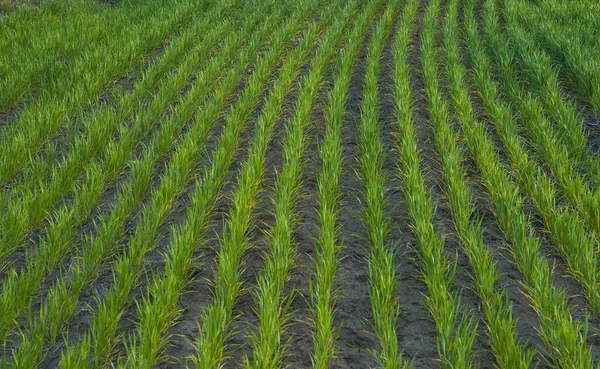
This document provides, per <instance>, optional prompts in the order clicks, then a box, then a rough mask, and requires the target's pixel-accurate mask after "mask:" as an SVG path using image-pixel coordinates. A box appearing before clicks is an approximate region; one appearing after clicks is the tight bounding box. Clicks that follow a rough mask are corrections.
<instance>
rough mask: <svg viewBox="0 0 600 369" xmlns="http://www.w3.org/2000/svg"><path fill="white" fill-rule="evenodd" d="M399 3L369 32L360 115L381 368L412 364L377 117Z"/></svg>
mask: <svg viewBox="0 0 600 369" xmlns="http://www.w3.org/2000/svg"><path fill="white" fill-rule="evenodd" d="M398 5H399V4H398V2H392V3H391V4H390V5H389V6H388V8H387V9H386V11H385V13H384V14H383V16H382V17H381V20H380V21H379V22H378V23H377V26H376V27H375V30H374V32H373V34H372V36H371V40H370V42H369V46H368V51H367V53H368V54H367V60H366V70H365V81H364V89H363V91H364V92H363V93H364V96H363V101H362V105H361V119H360V122H359V127H358V135H359V147H358V151H359V158H358V162H359V164H360V173H361V175H360V179H361V182H362V197H363V198H364V201H365V205H364V208H363V223H364V226H365V229H366V233H367V237H368V240H369V245H370V249H371V253H370V255H369V295H370V298H371V308H372V310H373V331H374V332H375V334H376V335H377V338H378V339H379V343H380V346H381V349H380V350H378V351H376V352H373V355H374V356H375V357H376V358H377V360H378V362H379V364H380V365H381V367H383V368H401V367H403V368H408V367H410V365H409V363H408V362H407V361H405V360H404V358H403V357H402V354H401V353H400V352H399V347H398V336H397V332H396V325H397V322H398V315H399V314H400V304H399V302H398V297H397V296H396V288H397V287H396V280H397V276H396V270H395V262H396V252H395V250H393V249H392V247H391V246H390V245H389V242H390V240H389V227H390V224H389V219H388V216H387V214H386V211H387V208H388V203H387V199H386V198H385V191H386V190H385V188H386V180H387V173H386V172H385V171H384V169H383V164H384V162H385V158H386V152H385V148H384V145H383V143H382V142H381V138H380V136H381V134H382V127H381V126H382V123H381V122H379V119H378V116H377V115H378V110H379V109H378V108H379V103H380V101H379V99H380V98H379V95H380V91H379V90H378V84H379V73H380V59H381V54H382V52H383V47H384V45H385V43H386V40H387V38H388V36H389V33H390V28H391V26H392V21H393V19H394V17H395V16H396V12H397V11H398V9H397V7H398ZM415 9H416V8H415V5H414V2H411V3H409V4H408V5H407V7H406V8H405V9H404V10H405V11H407V12H408V14H407V18H406V21H405V23H402V26H404V27H407V26H408V27H409V26H410V24H411V23H412V19H411V15H412V16H414V11H415Z"/></svg>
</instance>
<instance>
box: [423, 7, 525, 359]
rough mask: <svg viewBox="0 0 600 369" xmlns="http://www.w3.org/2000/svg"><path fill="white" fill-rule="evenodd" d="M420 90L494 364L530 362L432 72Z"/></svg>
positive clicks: (451, 18) (460, 112)
mask: <svg viewBox="0 0 600 369" xmlns="http://www.w3.org/2000/svg"><path fill="white" fill-rule="evenodd" d="M458 3H459V2H458V1H457V0H452V1H450V2H449V4H448V7H447V8H446V19H445V20H444V25H443V29H442V33H443V49H444V54H445V55H447V57H448V59H450V58H456V57H457V55H458V47H459V38H458V27H457V7H458ZM448 64H450V63H448ZM449 82H450V84H451V86H452V88H451V95H452V99H453V101H454V111H455V114H456V118H457V119H458V120H460V121H469V120H471V119H473V117H472V114H473V112H472V110H471V108H470V102H469V96H468V94H467V93H466V91H465V90H464V89H460V88H459V87H460V86H461V85H460V81H458V80H455V79H453V78H452V77H451V78H450V79H449ZM425 90H426V93H427V95H428V99H429V110H430V112H431V119H432V123H433V126H434V127H433V128H434V132H435V134H434V137H435V143H436V147H437V149H438V151H439V153H440V158H441V161H442V167H443V173H442V176H443V178H444V181H445V183H446V184H447V191H446V197H447V198H448V202H449V205H450V209H451V211H452V220H453V223H454V226H455V228H456V231H457V234H458V237H459V238H460V240H461V243H462V245H463V250H464V253H465V254H466V255H467V257H468V258H469V262H470V264H471V268H472V269H473V271H474V280H473V283H474V285H475V290H476V291H477V293H478V295H479V297H480V298H481V302H482V305H483V312H484V315H485V324H486V327H487V335H488V343H489V345H490V347H491V349H492V352H493V353H494V356H495V358H496V365H497V366H498V367H499V368H506V369H508V368H530V367H531V364H532V360H533V356H534V352H533V351H532V350H530V349H528V348H526V346H525V345H524V344H523V343H522V342H520V341H519V339H518V335H517V326H516V319H515V318H514V317H513V314H512V305H511V303H510V302H509V301H508V295H507V293H506V290H504V289H499V288H497V286H496V285H497V281H498V279H499V278H500V273H499V272H498V270H497V268H496V264H495V262H494V261H493V256H492V253H491V252H490V250H488V249H487V247H486V245H485V244H484V241H483V234H482V230H481V218H480V217H479V216H478V215H476V210H475V205H474V200H473V195H472V194H471V191H470V189H469V186H468V183H467V182H466V178H467V173H466V170H465V168H464V167H463V162H464V155H463V149H462V148H461V147H460V140H459V136H458V134H456V133H455V131H454V129H453V126H452V122H451V117H450V114H449V109H448V105H447V103H446V101H445V100H444V99H443V97H442V96H441V94H440V92H439V90H440V89H439V82H438V77H437V75H436V74H435V73H432V74H429V75H426V76H425Z"/></svg>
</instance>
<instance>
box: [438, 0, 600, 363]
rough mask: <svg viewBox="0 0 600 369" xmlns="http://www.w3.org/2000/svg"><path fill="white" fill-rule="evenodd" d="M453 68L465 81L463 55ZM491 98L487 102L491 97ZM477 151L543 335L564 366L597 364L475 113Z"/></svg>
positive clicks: (477, 55)
mask: <svg viewBox="0 0 600 369" xmlns="http://www.w3.org/2000/svg"><path fill="white" fill-rule="evenodd" d="M473 7H474V4H473V2H472V1H469V2H467V5H466V6H465V27H466V31H467V43H468V44H469V49H468V51H469V56H470V60H471V62H472V64H473V68H474V70H475V71H476V73H475V76H476V78H475V79H476V80H479V81H480V82H479V83H477V81H476V85H478V89H477V90H478V93H479V94H480V96H481V99H482V101H483V102H484V104H486V105H488V104H489V105H490V106H492V105H495V104H496V102H495V101H487V100H488V99H490V98H491V97H493V96H495V94H496V92H495V89H494V87H495V86H494V84H493V82H492V79H491V71H490V69H491V68H490V63H489V62H488V61H487V60H486V58H485V57H484V56H485V50H484V49H483V45H482V42H481V40H480V35H479V33H478V28H477V25H476V23H475V17H474V11H473ZM447 62H448V65H447V68H448V74H449V75H450V76H451V77H450V78H454V79H455V80H456V81H457V82H455V83H454V84H455V85H456V84H457V83H458V82H460V83H461V84H463V85H464V82H463V81H464V69H463V68H462V67H461V65H460V64H459V63H458V56H456V55H455V56H454V57H453V59H449V60H447ZM486 101H487V102H486ZM461 127H462V129H463V132H464V135H465V138H466V140H467V144H468V147H469V150H470V152H471V155H472V156H473V158H474V160H475V162H476V164H477V167H478V168H479V171H480V172H481V174H482V177H483V181H484V185H485V187H486V189H487V193H488V195H489V197H490V201H491V203H492V204H493V208H494V209H493V210H494V214H495V217H496V220H497V222H498V226H499V228H500V229H501V230H502V232H503V233H504V235H505V237H506V238H507V240H508V241H509V243H510V250H511V252H512V254H513V257H514V259H515V263H516V265H517V266H518V268H519V270H520V271H521V273H523V276H524V277H525V282H524V287H525V288H526V290H527V294H528V297H529V300H530V303H531V306H532V307H533V309H534V310H535V311H536V312H537V313H538V316H539V318H540V323H541V324H540V327H539V335H540V338H541V339H542V341H543V342H544V343H545V345H546V349H547V350H546V354H547V355H548V356H549V357H550V358H551V360H552V361H553V362H555V363H556V364H557V366H559V367H562V368H591V367H592V363H593V360H592V357H591V353H590V351H589V349H588V348H587V347H586V336H587V329H585V325H584V323H583V322H581V321H579V320H577V319H574V318H573V317H572V315H571V312H570V307H569V304H568V301H567V296H566V294H565V291H564V290H561V289H559V288H557V287H556V286H555V285H554V282H553V280H552V277H551V276H552V273H553V271H554V267H552V266H551V265H550V264H549V262H548V259H547V258H546V257H545V256H544V255H543V254H542V253H541V250H540V239H539V238H538V237H536V236H535V235H533V234H532V225H531V222H530V220H529V218H528V217H527V216H526V215H525V213H524V211H523V200H522V199H521V198H520V197H519V186H518V185H517V184H515V183H514V182H512V181H511V180H510V178H509V177H508V175H507V174H506V173H507V171H506V169H504V168H503V166H502V165H501V164H500V161H499V158H498V153H497V152H496V151H495V149H494V145H493V143H492V142H491V140H490V139H489V137H487V134H486V132H485V129H484V127H483V125H482V124H480V123H479V122H477V120H476V119H475V115H474V114H473V115H472V119H470V122H461Z"/></svg>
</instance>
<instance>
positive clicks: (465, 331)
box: [394, 1, 477, 368]
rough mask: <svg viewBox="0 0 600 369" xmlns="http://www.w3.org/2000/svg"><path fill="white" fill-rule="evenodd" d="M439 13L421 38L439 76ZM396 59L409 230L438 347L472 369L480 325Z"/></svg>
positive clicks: (400, 59)
mask: <svg viewBox="0 0 600 369" xmlns="http://www.w3.org/2000/svg"><path fill="white" fill-rule="evenodd" d="M439 9H440V2H439V1H432V2H430V3H429V5H428V7H427V10H426V12H425V16H424V22H425V24H424V29H423V35H422V39H421V51H422V54H423V57H422V60H423V73H424V75H425V76H427V75H434V74H436V73H437V67H436V65H435V62H434V54H435V29H436V23H437V19H438V13H439ZM401 49H404V50H400V51H399V52H396V55H395V72H394V77H395V78H394V86H395V96H396V102H397V106H396V114H397V116H398V120H397V121H396V129H397V132H398V141H399V142H398V146H399V148H398V152H399V165H400V173H401V180H402V182H403V191H404V194H405V197H406V205H407V208H408V213H409V215H410V218H411V226H412V229H413V232H414V234H415V235H416V237H417V254H418V255H419V259H420V261H421V268H422V278H423V280H424V281H425V284H426V285H427V292H428V296H427V298H426V306H427V309H428V310H429V313H430V314H431V316H432V318H433V321H434V322H435V326H436V330H437V347H438V354H439V359H440V361H441V364H442V366H443V367H445V368H469V367H474V365H475V364H474V362H473V358H474V356H475V353H474V352H473V350H472V345H473V340H474V339H475V333H476V332H475V331H476V328H477V322H476V321H475V319H474V317H473V316H472V314H470V313H468V312H463V311H462V307H461V304H460V295H459V293H458V292H457V291H454V290H453V289H452V280H453V278H454V274H455V267H454V266H453V265H452V263H451V262H450V261H449V260H448V258H447V257H446V256H445V255H444V237H443V236H442V234H440V233H439V232H436V231H435V228H434V223H433V215H434V211H435V210H434V209H435V206H434V204H433V202H432V199H431V195H430V194H429V190H428V189H427V188H426V186H425V180H424V176H423V173H422V171H421V169H420V159H419V149H418V146H417V142H416V132H415V124H414V121H413V118H412V115H413V111H412V101H411V88H410V84H409V80H408V73H409V72H408V65H407V61H406V57H407V51H406V50H405V49H406V48H405V47H404V48H401Z"/></svg>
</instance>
